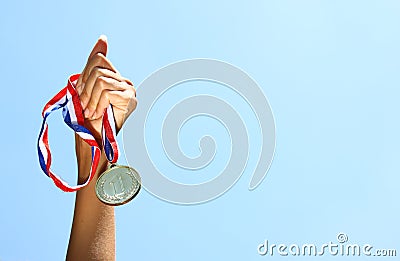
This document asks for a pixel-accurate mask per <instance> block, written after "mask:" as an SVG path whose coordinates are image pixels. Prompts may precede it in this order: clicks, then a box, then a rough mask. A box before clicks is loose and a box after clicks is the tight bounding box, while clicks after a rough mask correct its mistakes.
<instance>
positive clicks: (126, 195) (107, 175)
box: [96, 164, 141, 206]
mask: <svg viewBox="0 0 400 261" xmlns="http://www.w3.org/2000/svg"><path fill="white" fill-rule="evenodd" d="M140 187H141V179H140V176H139V173H138V172H137V171H136V170H135V169H134V168H131V167H128V166H120V165H117V164H112V165H111V166H110V167H109V168H108V169H107V170H106V171H104V172H103V173H102V174H101V175H100V177H99V178H98V179H97V182H96V195H97V197H98V198H99V200H100V201H102V202H103V203H105V204H107V205H111V206H118V205H122V204H125V203H127V202H129V201H131V200H132V199H133V198H134V197H135V196H136V195H137V194H138V193H139V190H140Z"/></svg>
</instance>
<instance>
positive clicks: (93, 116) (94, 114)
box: [92, 112, 96, 120]
mask: <svg viewBox="0 0 400 261" xmlns="http://www.w3.org/2000/svg"><path fill="white" fill-rule="evenodd" d="M95 119H96V112H94V113H93V115H92V120H95Z"/></svg>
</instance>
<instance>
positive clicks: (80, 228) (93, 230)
mask: <svg viewBox="0 0 400 261" xmlns="http://www.w3.org/2000/svg"><path fill="white" fill-rule="evenodd" d="M76 154H77V155H76V156H77V161H78V171H79V177H80V178H79V179H80V182H83V181H84V180H85V179H86V177H85V176H87V173H89V169H90V163H91V151H90V146H89V145H87V144H86V143H85V142H84V141H82V140H81V139H80V138H79V137H77V138H76ZM106 168H107V160H106V159H105V156H104V153H102V156H101V160H100V162H99V166H98V168H97V173H96V176H95V177H94V178H93V180H92V182H90V183H89V185H87V186H86V187H85V188H83V189H81V190H79V191H78V192H77V193H76V201H75V211H74V219H73V223H72V229H71V236H70V240H69V246H68V252H67V260H115V219H114V207H112V206H107V205H105V204H103V203H101V202H100V201H99V200H98V199H97V197H96V193H95V188H94V186H95V181H96V180H97V178H98V175H99V174H101V173H102V172H103V171H104V170H105V169H106Z"/></svg>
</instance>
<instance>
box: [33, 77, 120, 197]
mask: <svg viewBox="0 0 400 261" xmlns="http://www.w3.org/2000/svg"><path fill="white" fill-rule="evenodd" d="M79 76H80V74H75V75H72V76H70V77H69V78H68V84H67V86H65V87H64V88H63V89H62V90H61V91H60V92H59V93H57V94H56V95H55V96H54V97H53V98H52V99H51V100H50V101H49V102H48V103H47V104H46V105H45V106H44V108H43V112H42V116H43V123H42V128H41V130H40V133H39V139H38V154H39V163H40V167H41V168H42V170H43V172H44V173H45V174H46V175H47V176H49V177H50V178H51V179H52V180H53V182H54V184H55V185H56V186H57V187H59V188H60V189H62V190H63V191H66V192H73V191H77V190H79V189H81V188H83V187H85V186H86V185H87V184H89V182H90V181H91V180H92V179H93V177H94V175H95V173H96V169H97V165H98V163H99V159H100V155H101V150H100V147H99V145H98V144H97V142H96V140H95V138H94V137H93V135H92V133H91V132H90V131H89V130H88V129H87V128H85V127H84V121H85V120H84V116H83V109H82V105H81V102H80V99H79V95H78V92H77V91H76V89H75V86H76V83H77V81H78V78H79ZM60 108H62V109H63V110H62V115H63V118H64V122H65V123H66V124H67V125H68V126H69V127H70V128H71V129H72V130H73V131H74V132H75V133H76V134H77V135H79V137H81V138H82V139H83V140H84V141H85V142H86V143H87V144H89V145H90V146H91V147H92V163H91V167H90V173H89V177H88V178H87V180H86V181H85V183H83V184H80V185H76V186H71V185H69V184H68V183H67V182H65V181H64V180H62V179H61V178H60V177H59V176H57V175H56V174H55V173H54V172H52V171H51V168H50V167H51V151H50V146H49V140H48V130H49V127H48V125H47V122H46V120H47V117H48V116H49V115H50V114H51V113H52V112H53V111H56V110H58V109H60ZM102 143H103V148H104V152H105V155H106V157H107V160H108V161H109V162H110V163H116V162H117V160H118V145H117V140H116V130H115V120H114V113H113V109H112V105H111V104H110V105H109V106H108V107H107V109H106V110H105V112H104V115H103V124H102Z"/></svg>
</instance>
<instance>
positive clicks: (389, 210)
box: [0, 0, 400, 261]
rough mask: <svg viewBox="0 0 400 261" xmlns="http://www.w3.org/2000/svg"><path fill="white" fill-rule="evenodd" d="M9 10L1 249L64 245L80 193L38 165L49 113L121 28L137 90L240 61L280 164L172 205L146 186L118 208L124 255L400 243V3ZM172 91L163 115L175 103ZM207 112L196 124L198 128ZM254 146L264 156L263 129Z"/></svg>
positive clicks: (55, 143)
mask: <svg viewBox="0 0 400 261" xmlns="http://www.w3.org/2000/svg"><path fill="white" fill-rule="evenodd" d="M0 12H1V15H0V33H1V35H0V39H1V40H0V57H1V61H2V63H1V65H0V69H1V72H2V77H1V80H2V81H1V90H2V95H1V110H0V113H1V118H2V119H3V124H2V128H1V129H0V132H1V133H0V134H1V137H3V140H2V146H3V149H2V152H1V157H2V159H3V164H2V169H3V171H2V174H1V183H0V188H1V189H0V195H1V197H2V207H1V209H2V210H1V214H0V260H1V261H8V260H63V259H64V257H65V252H66V248H67V244H68V238H69V231H70V227H71V221H72V214H73V205H74V194H72V193H70V194H69V193H63V192H61V191H60V190H58V189H57V188H56V187H55V186H54V185H53V183H52V182H51V180H50V179H48V178H47V177H46V176H45V175H44V174H43V173H42V172H41V170H40V168H39V164H38V160H37V151H36V142H37V136H38V132H39V128H40V125H41V120H42V119H41V116H40V113H41V110H42V107H43V106H44V104H45V103H46V102H47V101H48V100H49V99H50V98H51V97H52V96H53V95H54V94H55V93H56V92H58V90H59V89H61V88H62V87H64V86H65V84H66V79H67V77H68V76H69V75H70V74H73V73H77V72H80V71H81V70H82V68H83V66H84V65H85V62H86V59H87V55H88V54H89V52H90V50H91V48H92V46H93V44H94V43H95V41H96V39H97V37H98V36H99V35H100V34H106V35H107V36H108V38H109V45H110V48H109V58H110V59H111V61H112V62H113V63H114V65H115V66H116V67H117V68H118V69H119V70H120V72H121V73H122V74H123V75H125V76H126V77H128V78H130V79H132V81H133V82H134V83H135V84H136V86H139V84H140V82H141V81H143V80H144V79H145V78H146V77H147V76H148V75H150V74H151V73H152V72H154V71H155V70H157V69H158V68H160V67H162V66H165V65H167V64H170V63H172V62H175V61H179V60H182V59H190V58H199V57H203V58H212V59H218V60H222V61H226V62H229V63H231V64H233V65H235V66H238V67H240V68H242V69H243V70H244V71H246V72H247V73H248V74H249V75H250V76H251V77H252V78H253V79H255V80H256V81H257V82H258V84H259V85H260V86H261V87H262V89H263V91H264V93H265V94H266V95H267V97H268V100H269V103H270V105H271V107H272V110H273V112H274V116H275V121H276V133H277V140H276V153H275V158H274V161H273V164H272V166H271V169H270V171H269V173H268V175H267V177H266V179H265V180H264V182H263V183H262V184H261V185H260V186H259V187H258V188H257V189H256V190H254V191H251V192H250V191H248V189H247V187H248V183H249V181H250V177H251V175H252V171H253V170H254V168H255V165H254V164H255V163H254V162H255V161H256V159H254V158H252V159H250V161H249V166H248V168H247V169H246V171H245V173H244V174H243V176H242V178H241V179H240V180H239V182H238V183H237V184H236V185H235V186H234V187H233V188H232V189H231V190H229V191H228V192H227V193H225V194H224V195H223V196H222V197H220V198H218V199H216V200H213V201H211V202H209V203H206V204H201V205H195V206H180V205H174V204H170V203H166V202H164V201H161V200H159V199H157V198H155V197H153V196H151V195H150V194H149V193H148V192H146V191H145V190H143V191H142V192H141V194H140V195H139V196H138V197H137V198H136V199H135V200H134V201H133V202H131V203H130V204H127V205H125V206H122V207H119V208H117V209H116V215H117V259H118V260H133V259H137V260H263V259H264V260H266V259H268V260H282V259H285V260H308V259H309V258H308V257H286V258H284V257H281V256H276V255H274V256H273V257H271V256H260V255H258V253H257V246H258V245H259V244H260V243H262V242H264V240H266V239H268V240H269V242H271V243H275V244H279V243H284V244H287V245H290V244H294V243H297V244H300V245H301V244H305V243H314V244H319V245H322V244H323V243H329V241H333V242H336V235H337V234H338V233H339V232H345V233H346V234H347V235H348V237H349V242H350V243H358V244H366V243H368V244H371V245H373V246H374V247H376V248H397V251H398V255H400V253H399V252H400V239H399V234H400V227H399V225H398V220H399V219H400V204H399V198H400V189H399V185H400V178H399V170H400V168H399V164H398V163H399V157H400V149H399V148H400V137H399V133H400V124H399V120H398V119H399V117H398V112H399V109H400V103H399V102H398V100H399V97H400V88H399V86H400V81H399V70H400V26H399V25H400V16H399V13H400V2H398V1H394V0H393V1H388V0H384V1H344V0H341V1H294V0H293V1H287V0H279V1H278V0H277V1H240V2H239V1H208V0H205V1H198V2H196V3H195V2H188V1H165V2H162V1H140V2H139V1H114V2H111V1H96V2H94V1H93V2H91V3H89V2H88V1H83V2H82V1H65V2H60V1H58V2H56V1H8V2H4V3H3V4H2V8H1V11H0ZM199 84H200V85H197V86H201V83H199ZM204 86H205V87H204V88H205V89H204V91H206V90H207V88H209V87H207V86H206V85H204ZM139 89H140V86H139ZM210 89H211V88H210ZM213 90H214V92H215V88H214V89H213ZM178 92H179V90H178ZM221 95H225V96H227V97H230V96H232V95H234V94H233V93H229V92H227V91H226V90H222V89H221ZM167 97H169V96H166V97H164V98H167ZM227 99H236V98H234V97H232V98H227ZM160 102H161V103H160V104H158V106H159V108H160V110H164V111H167V110H168V107H167V105H168V104H169V103H171V102H170V101H168V99H164V100H161V101H160ZM139 104H140V100H139ZM163 104H164V105H163ZM243 110H244V111H242V116H243V117H244V118H247V120H248V121H249V123H248V124H247V126H248V128H249V130H252V131H255V133H256V134H255V135H257V130H256V129H255V130H253V129H254V128H255V127H256V124H255V123H254V121H252V116H251V115H247V112H246V110H247V111H248V109H245V108H244V109H243ZM154 120H155V121H157V120H159V119H157V116H156V117H155V119H154ZM253 120H254V119H253ZM199 121H200V122H199V123H200V124H199V125H197V127H193V126H196V125H189V126H187V127H186V128H188V129H187V130H190V128H195V129H199V128H200V127H201V126H202V125H203V124H201V120H199ZM50 124H51V125H50V141H51V145H52V149H53V151H54V157H55V162H54V169H55V170H56V171H58V172H60V174H61V175H62V176H63V177H66V178H67V179H69V180H71V181H73V180H75V176H76V167H75V158H74V148H73V135H72V133H71V132H70V131H69V130H68V129H67V128H66V127H65V126H64V125H63V124H62V120H61V113H56V114H55V115H53V116H52V117H51V119H50ZM191 124H196V122H193V123H191ZM210 124H211V125H209V126H214V125H212V124H215V122H213V123H210ZM209 129H210V128H209ZM211 129H213V128H211ZM215 130H216V131H215V133H214V135H215V136H214V138H215V139H216V140H217V141H218V139H219V137H220V140H219V143H218V146H219V147H220V148H221V151H220V153H222V156H219V158H218V162H217V163H216V164H217V167H218V164H220V165H221V166H223V165H224V160H226V157H225V156H223V155H224V154H223V153H225V151H226V148H225V147H226V146H224V145H229V144H226V143H227V141H228V140H227V137H226V131H224V130H223V129H222V128H221V126H217V125H215ZM205 131H207V130H205ZM185 133H186V134H185ZM189 133H190V131H187V132H185V131H184V130H183V133H182V137H181V144H183V149H185V151H186V152H187V153H188V155H191V153H195V150H193V151H191V148H193V146H190V144H195V143H196V141H195V142H193V139H192V138H191V137H190V135H189ZM224 135H225V136H224ZM255 137H256V136H255ZM251 142H252V144H253V145H252V146H253V147H254V150H253V152H252V153H254V151H256V150H257V140H252V141H251ZM186 144H188V145H186ZM154 156H155V157H156V158H155V160H156V161H159V162H163V161H164V160H165V159H162V158H161V157H162V155H161V154H160V153H157V152H154ZM157 157H160V159H157ZM252 157H253V156H252ZM130 164H131V165H134V163H131V162H130ZM205 175H207V176H206V177H212V172H208V173H205ZM171 178H175V179H179V175H175V174H173V173H172V174H171ZM182 180H185V181H187V182H190V179H189V180H188V179H187V177H186V178H185V179H182ZM194 180H195V181H196V178H194ZM324 259H326V260H342V259H343V260H348V259H349V258H348V257H341V256H336V257H331V256H328V255H326V256H324ZM377 259H379V260H386V259H385V258H377ZM394 259H395V258H387V260H394Z"/></svg>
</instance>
